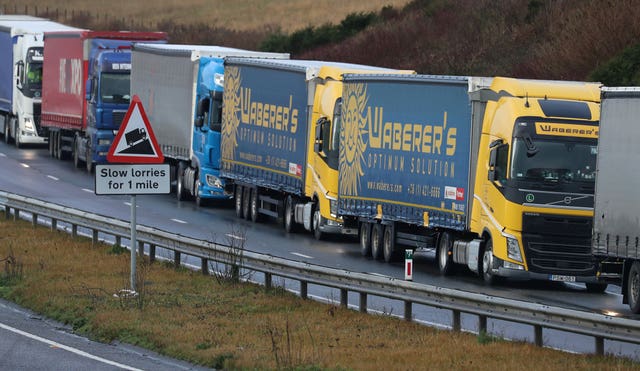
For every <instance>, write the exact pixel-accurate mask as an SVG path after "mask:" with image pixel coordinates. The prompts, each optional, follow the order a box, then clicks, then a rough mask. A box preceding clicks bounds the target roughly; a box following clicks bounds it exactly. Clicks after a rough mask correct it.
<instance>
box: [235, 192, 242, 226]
mask: <svg viewBox="0 0 640 371" xmlns="http://www.w3.org/2000/svg"><path fill="white" fill-rule="evenodd" d="M242 192H243V189H242V186H241V185H237V186H236V189H235V194H234V197H235V200H234V201H235V206H236V216H237V217H238V218H242V217H243V214H242Z"/></svg>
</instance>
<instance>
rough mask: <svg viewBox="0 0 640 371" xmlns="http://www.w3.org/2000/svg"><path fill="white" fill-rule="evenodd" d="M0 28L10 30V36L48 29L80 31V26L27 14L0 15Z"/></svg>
mask: <svg viewBox="0 0 640 371" xmlns="http://www.w3.org/2000/svg"><path fill="white" fill-rule="evenodd" d="M0 30H3V31H6V32H11V36H15V35H20V34H40V33H43V32H49V31H82V29H81V28H76V27H71V26H67V25H65V24H62V23H58V22H54V21H51V20H49V19H45V18H38V17H32V16H29V15H0Z"/></svg>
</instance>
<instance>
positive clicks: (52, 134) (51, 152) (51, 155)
mask: <svg viewBox="0 0 640 371" xmlns="http://www.w3.org/2000/svg"><path fill="white" fill-rule="evenodd" d="M5 135H6V134H5ZM53 141H54V133H53V131H50V132H49V156H50V157H52V158H53Z"/></svg>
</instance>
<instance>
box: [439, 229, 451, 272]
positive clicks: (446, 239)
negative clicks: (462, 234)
mask: <svg viewBox="0 0 640 371" xmlns="http://www.w3.org/2000/svg"><path fill="white" fill-rule="evenodd" d="M452 247H453V237H452V236H451V233H449V232H442V233H440V237H439V238H438V251H437V252H436V259H437V260H438V270H440V274H441V275H443V276H450V275H452V274H453V264H454V263H453V257H452V256H451V249H452Z"/></svg>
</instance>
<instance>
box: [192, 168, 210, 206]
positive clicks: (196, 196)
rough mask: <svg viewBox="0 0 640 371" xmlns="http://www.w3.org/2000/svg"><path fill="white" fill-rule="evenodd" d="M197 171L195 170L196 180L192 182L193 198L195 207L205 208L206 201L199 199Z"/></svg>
mask: <svg viewBox="0 0 640 371" xmlns="http://www.w3.org/2000/svg"><path fill="white" fill-rule="evenodd" d="M197 174H199V171H198V169H196V179H195V180H194V181H193V197H194V201H195V203H196V206H197V207H204V206H207V199H204V198H202V197H200V178H199V176H198V175H197Z"/></svg>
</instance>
